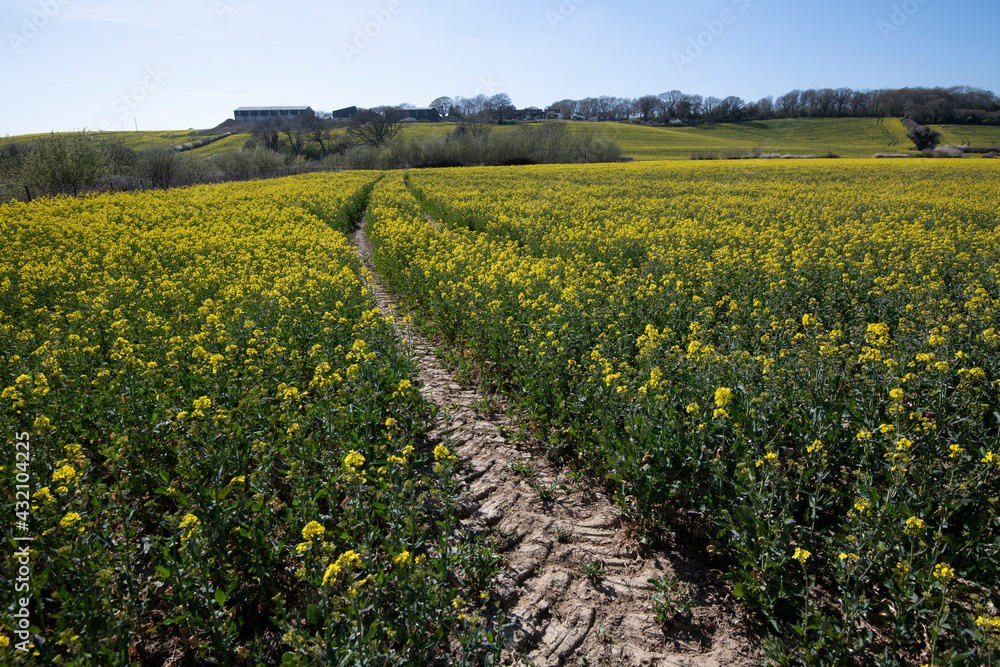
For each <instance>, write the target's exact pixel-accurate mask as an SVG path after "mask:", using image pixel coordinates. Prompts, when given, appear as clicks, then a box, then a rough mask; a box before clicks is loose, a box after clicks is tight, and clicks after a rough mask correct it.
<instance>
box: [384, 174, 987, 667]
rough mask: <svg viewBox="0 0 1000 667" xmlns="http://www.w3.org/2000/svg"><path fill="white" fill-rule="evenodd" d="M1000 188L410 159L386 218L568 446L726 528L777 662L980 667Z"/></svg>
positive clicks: (654, 509)
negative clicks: (770, 633) (966, 665)
mask: <svg viewBox="0 0 1000 667" xmlns="http://www.w3.org/2000/svg"><path fill="white" fill-rule="evenodd" d="M997 202H1000V165H997V164H992V163H989V162H985V161H982V162H981V161H975V162H973V161H969V162H960V161H954V162H948V163H945V162H943V161H934V162H931V161H916V160H913V161H901V162H895V163H884V162H877V161H874V160H844V161H822V162H819V161H816V162H809V163H801V162H799V163H787V162H784V163H777V162H769V161H746V162H738V163H732V162H730V163H647V164H630V165H591V166H580V167H565V166H545V167H526V168H501V169H464V170H439V171H426V170H425V171H419V172H412V173H410V174H407V175H406V176H405V178H404V177H400V176H397V175H393V176H389V177H387V178H386V179H385V180H384V181H383V182H382V183H380V185H379V186H378V187H377V188H376V190H375V191H374V193H373V196H372V200H371V205H370V208H369V213H368V220H369V230H370V235H371V236H372V238H373V242H374V243H375V245H376V247H377V250H376V258H377V262H378V264H379V266H380V269H381V271H382V272H383V274H384V275H385V276H386V279H387V281H388V282H389V283H390V284H391V285H392V287H393V289H395V290H397V291H398V292H400V293H402V294H405V295H406V296H407V298H408V299H410V300H412V301H413V302H415V303H417V304H419V306H420V307H421V308H422V309H423V310H425V311H426V312H427V313H429V314H430V315H431V316H432V317H433V318H434V320H435V322H436V324H437V326H438V327H439V329H440V330H441V331H442V332H443V333H445V334H446V335H447V336H448V337H449V338H450V339H451V340H452V341H453V342H454V343H455V344H456V345H457V346H459V348H460V350H464V353H465V355H464V356H466V357H468V358H474V359H477V360H478V361H480V362H482V364H483V367H485V368H490V369H493V371H492V372H493V375H492V379H493V381H494V382H496V383H497V384H498V385H502V386H506V387H512V392H513V394H514V396H515V397H516V399H517V400H518V404H519V406H520V409H521V410H523V411H524V413H525V415H526V416H527V417H530V418H531V423H532V424H535V426H536V430H537V434H538V437H539V438H540V439H541V440H542V441H543V442H545V443H547V444H548V446H550V447H551V448H552V449H553V450H556V451H562V452H567V453H570V454H571V455H572V456H573V457H575V458H577V459H578V460H579V462H580V465H581V466H584V467H586V468H587V469H589V470H590V471H591V472H595V473H599V474H601V475H603V476H604V477H605V478H606V479H607V480H609V482H610V483H611V484H613V485H614V487H615V489H616V496H617V500H618V502H619V504H620V505H621V507H622V508H623V509H624V510H625V511H626V512H627V513H628V514H629V516H631V517H632V518H633V519H634V520H636V521H638V522H640V523H641V524H645V525H648V526H649V527H650V528H651V529H652V530H653V532H654V533H655V532H656V531H660V530H665V529H666V530H669V529H677V530H683V531H685V532H686V534H687V535H690V536H694V537H696V538H698V539H701V540H703V541H704V543H706V545H707V547H708V549H709V552H710V553H714V554H715V555H716V556H715V557H716V558H717V559H718V561H719V567H720V569H722V570H724V571H725V572H726V573H727V574H726V576H727V579H728V580H729V582H730V585H731V589H732V591H733V593H734V594H735V595H736V596H737V597H738V598H739V599H740V600H741V602H742V603H743V604H744V605H745V607H746V609H747V610H748V611H750V612H752V613H753V614H754V615H755V616H756V617H757V618H758V619H760V620H762V621H764V622H765V623H767V624H769V625H770V626H772V627H773V629H774V630H775V632H776V633H779V634H780V635H782V638H781V639H780V640H778V639H774V640H771V641H769V642H768V643H767V645H766V649H767V652H768V656H769V657H770V659H772V660H774V661H775V662H777V663H781V664H784V663H798V662H808V663H809V664H843V663H844V662H845V661H850V660H858V661H860V662H862V663H863V662H868V661H871V660H874V659H875V658H876V657H877V656H883V658H882V659H887V660H890V661H892V660H895V659H904V660H914V661H916V660H921V661H922V662H926V663H933V664H960V663H962V661H963V660H967V659H969V657H970V656H974V655H975V656H984V655H987V654H989V653H990V652H991V651H993V654H994V656H996V654H995V650H996V649H995V645H996V642H995V640H996V637H995V625H991V624H993V623H994V621H995V619H996V615H997V614H996V608H997V605H1000V599H998V597H997V595H998V594H997V590H1000V587H998V584H1000V581H998V573H1000V518H998V503H1000V435H998V433H1000V431H998V429H1000V424H998V422H1000V401H998V389H1000V379H998V378H1000V358H998V355H997V351H998V346H1000V333H998V331H997V327H998V324H997V322H998V319H1000V318H998V307H1000V284H998V278H1000V269H998V260H1000V227H998V222H1000V220H998V204H997ZM424 212H428V213H430V214H431V215H432V216H433V217H434V218H435V220H433V221H432V220H428V219H427V218H426V217H425V215H424ZM991 633H993V634H991ZM991 646H992V647H993V648H990V647H991Z"/></svg>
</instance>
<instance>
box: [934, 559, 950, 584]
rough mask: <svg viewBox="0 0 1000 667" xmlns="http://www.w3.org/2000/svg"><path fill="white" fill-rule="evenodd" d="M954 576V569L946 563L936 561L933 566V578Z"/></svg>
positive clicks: (946, 578)
mask: <svg viewBox="0 0 1000 667" xmlns="http://www.w3.org/2000/svg"><path fill="white" fill-rule="evenodd" d="M954 576H955V570H954V569H952V567H951V566H950V565H948V564H947V563H938V564H937V565H935V566H934V578H935V579H941V580H948V579H951V578H952V577H954Z"/></svg>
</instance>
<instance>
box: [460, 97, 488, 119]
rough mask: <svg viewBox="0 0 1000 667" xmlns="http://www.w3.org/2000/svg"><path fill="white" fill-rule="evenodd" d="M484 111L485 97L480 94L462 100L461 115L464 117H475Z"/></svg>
mask: <svg viewBox="0 0 1000 667" xmlns="http://www.w3.org/2000/svg"><path fill="white" fill-rule="evenodd" d="M483 111H486V96H485V95H483V94H482V93H480V94H479V95H476V96H475V97H463V98H462V113H463V114H465V115H466V116H475V115H476V114H478V113H481V112H483Z"/></svg>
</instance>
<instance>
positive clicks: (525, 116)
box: [512, 107, 545, 121]
mask: <svg viewBox="0 0 1000 667" xmlns="http://www.w3.org/2000/svg"><path fill="white" fill-rule="evenodd" d="M512 118H513V120H523V121H535V120H542V119H543V118H545V112H544V111H542V110H541V109H539V108H538V107H528V108H527V109H517V110H516V111H514V115H513V117H512Z"/></svg>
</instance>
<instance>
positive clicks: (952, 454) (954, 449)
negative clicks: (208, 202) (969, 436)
mask: <svg viewBox="0 0 1000 667" xmlns="http://www.w3.org/2000/svg"><path fill="white" fill-rule="evenodd" d="M964 453H965V450H964V449H962V447H961V446H959V445H951V446H950V447H948V458H950V459H953V458H956V457H958V456H961V455H962V454H964Z"/></svg>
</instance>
